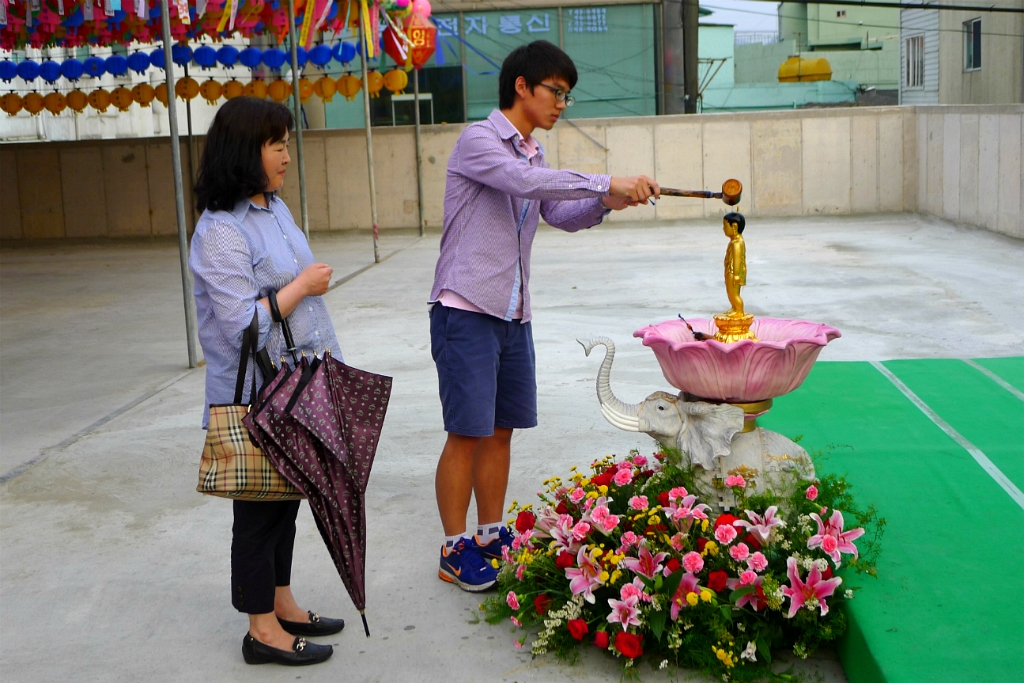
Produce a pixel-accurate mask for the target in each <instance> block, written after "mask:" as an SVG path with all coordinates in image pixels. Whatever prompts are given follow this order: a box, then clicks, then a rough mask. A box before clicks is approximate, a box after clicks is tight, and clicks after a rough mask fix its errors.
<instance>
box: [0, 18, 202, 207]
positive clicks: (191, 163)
mask: <svg viewBox="0 0 1024 683" xmlns="http://www.w3.org/2000/svg"><path fill="white" fill-rule="evenodd" d="M0 2H2V0H0ZM182 68H183V69H184V70H185V78H188V64H186V65H185V66H184V67H182ZM185 120H186V121H187V123H188V186H189V187H195V186H196V159H195V140H194V138H193V137H192V100H185ZM188 208H189V212H190V213H191V214H192V225H193V226H195V224H196V206H195V204H194V203H190V206H189V207H188Z"/></svg>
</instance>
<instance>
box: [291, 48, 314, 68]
mask: <svg viewBox="0 0 1024 683" xmlns="http://www.w3.org/2000/svg"><path fill="white" fill-rule="evenodd" d="M285 57H286V60H285V61H287V62H288V63H289V64H291V63H292V53H291V52H288V53H287V54H286V55H285ZM308 61H309V53H308V52H306V48H304V47H302V46H301V45H298V46H296V48H295V63H296V64H298V65H299V68H300V69H301V68H302V67H304V66H306V62H308Z"/></svg>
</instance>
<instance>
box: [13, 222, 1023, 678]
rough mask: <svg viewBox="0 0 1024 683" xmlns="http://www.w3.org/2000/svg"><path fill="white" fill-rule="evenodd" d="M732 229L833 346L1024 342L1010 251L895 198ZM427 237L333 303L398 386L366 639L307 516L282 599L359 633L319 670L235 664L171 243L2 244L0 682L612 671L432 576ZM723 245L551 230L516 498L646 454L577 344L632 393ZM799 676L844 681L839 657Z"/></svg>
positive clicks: (992, 237) (1014, 246)
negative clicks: (605, 345) (603, 351)
mask: <svg viewBox="0 0 1024 683" xmlns="http://www.w3.org/2000/svg"><path fill="white" fill-rule="evenodd" d="M744 237H745V238H746V241H747V251H748V270H749V276H748V282H749V285H748V286H747V288H746V289H745V290H744V299H745V301H746V302H747V304H748V310H749V311H751V312H753V313H754V314H756V315H771V316H773V317H800V318H806V319H809V320H815V321H819V322H826V323H829V324H831V325H834V326H835V327H837V328H839V329H840V330H841V331H842V332H843V337H842V338H841V339H839V340H837V341H835V342H833V343H832V344H830V345H829V347H828V348H827V349H825V350H824V351H823V353H822V354H821V358H822V359H823V360H855V359H856V360H877V359H891V358H911V357H913V358H918V357H982V356H1005V355H1020V354H1024V342H1022V340H1021V330H1022V329H1024V307H1022V306H1021V305H1020V303H1019V293H1020V291H1022V289H1024V265H1022V264H1024V242H1021V241H1017V240H1013V239H1010V238H1006V237H1002V236H999V235H996V234H993V233H989V232H985V231H981V230H975V229H968V228H962V227H957V226H954V225H951V224H948V223H945V222H941V221H938V220H933V219H928V218H922V217H917V216H909V215H892V216H871V217H857V218H820V217H816V218H808V219H786V220H768V219H761V220H756V221H751V222H750V224H749V225H748V228H747V231H746V232H745V233H744ZM437 241H438V236H437V235H436V234H435V235H428V236H427V237H426V238H424V239H422V240H417V239H416V237H415V236H412V235H409V234H403V235H399V234H396V235H388V234H385V236H384V238H383V244H382V254H385V255H387V254H390V253H393V252H394V255H393V256H391V257H390V258H389V259H388V260H387V261H385V262H384V263H382V264H381V265H379V266H376V267H373V268H370V269H368V270H366V271H365V272H363V273H362V274H360V275H358V276H357V277H355V278H353V279H351V280H349V281H348V282H346V283H344V284H343V285H341V286H340V287H338V288H336V289H334V290H333V291H331V292H329V293H328V294H327V295H326V300H327V303H328V307H329V309H330V311H331V315H332V317H333V319H334V323H335V326H336V328H337V331H338V338H339V340H340V341H341V344H342V345H343V349H344V353H345V358H346V361H347V362H349V363H351V364H352V365H355V366H358V367H364V368H366V369H369V370H373V371H375V372H381V373H385V374H389V375H392V376H394V377H395V385H394V394H393V400H392V404H391V407H390V410H389V413H388V419H387V422H386V424H385V429H384V434H383V438H382V441H381V444H380V448H379V451H378V455H377V459H376V463H375V466H374V470H373V476H372V478H371V481H370V487H369V490H368V501H367V506H368V511H369V523H368V535H369V546H368V560H367V568H368V576H367V594H368V598H367V603H368V608H367V616H368V619H369V622H370V626H371V629H372V632H373V634H374V635H373V637H372V638H371V639H369V640H367V639H366V638H364V637H363V636H362V634H361V633H360V631H359V629H358V627H357V625H356V624H357V622H358V614H357V613H356V612H355V610H354V609H353V608H352V605H351V603H350V601H349V599H348V597H347V595H346V593H345V591H344V588H343V586H342V584H341V582H340V580H339V579H338V577H337V575H336V574H335V572H334V569H333V566H332V565H331V563H330V560H329V558H328V556H327V553H326V551H325V550H324V548H323V546H322V542H321V541H320V539H319V536H318V534H317V532H316V529H315V526H314V524H313V520H312V518H311V516H310V513H309V511H308V508H306V507H303V511H302V512H301V513H300V517H299V531H298V538H297V541H296V555H295V569H294V573H293V585H294V586H295V592H296V594H297V596H298V598H299V600H300V604H302V605H304V606H307V607H308V608H310V609H315V610H317V611H320V612H321V613H323V614H327V615H331V616H343V617H345V618H346V619H348V620H349V621H350V625H351V626H350V630H346V632H344V633H343V634H342V635H341V636H340V637H335V638H332V639H331V640H330V641H329V642H334V643H336V644H337V645H336V655H335V657H334V658H333V659H332V660H331V661H330V662H328V663H326V664H323V665H320V666H317V667H312V668H308V669H304V670H302V671H295V672H293V673H291V674H288V673H287V672H283V671H281V670H280V669H278V668H276V667H259V668H254V667H247V666H246V665H245V664H244V663H243V662H242V659H241V656H240V652H239V651H238V650H239V646H240V642H241V638H242V635H243V634H244V633H245V629H246V622H245V619H244V617H243V616H241V615H239V614H237V613H236V612H234V611H233V610H232V609H231V607H230V604H229V597H228V547H229V543H230V525H231V510H230V505H229V504H228V503H227V502H226V501H223V500H220V499H212V498H207V497H203V496H200V495H199V494H197V493H195V491H194V487H195V477H196V471H197V463H198V460H199V452H200V450H201V447H202V442H203V432H202V430H201V429H200V428H199V424H200V417H201V415H202V400H203V370H202V369H201V368H200V369H197V370H193V371H187V368H186V356H185V350H184V339H185V335H184V323H183V315H182V299H181V290H180V276H179V273H178V261H177V249H176V246H175V245H174V244H173V243H166V244H145V245H140V244H134V245H109V246H88V247H78V246H74V247H70V246H63V247H31V248H29V247H23V248H17V249H4V250H2V251H0V318H2V321H0V372H2V375H0V446H2V448H0V474H3V476H4V477H5V478H6V479H7V481H6V482H5V483H3V484H2V485H0V603H2V605H3V608H2V611H0V631H2V638H0V671H3V679H4V680H5V681H56V680H74V681H91V680H102V681H132V682H135V681H141V680H145V681H177V680H196V679H199V678H201V677H202V678H204V679H207V680H212V681H222V680H241V679H243V678H244V679H245V680H257V681H258V680H282V677H283V676H296V677H301V678H302V679H303V680H313V681H318V680H324V681H326V680H332V681H333V680H337V679H339V678H344V679H345V680H355V681H392V680H407V681H432V680H448V681H479V680H501V681H547V680H553V679H555V678H563V679H569V680H588V681H617V680H619V670H618V668H617V666H616V664H615V662H613V661H612V660H610V659H607V658H603V657H598V656H596V653H587V654H586V656H585V658H584V665H583V666H576V667H566V666H563V665H561V664H559V663H557V662H554V661H551V660H550V659H546V658H541V659H537V660H531V658H530V657H529V655H528V654H524V653H523V652H521V651H517V650H515V649H513V647H512V635H511V634H510V633H509V632H508V629H507V628H506V627H505V626H489V625H487V624H484V623H477V620H476V618H475V610H476V609H477V605H478V603H479V598H478V597H474V596H471V595H469V594H465V593H462V592H460V591H458V590H457V589H453V588H452V587H450V586H448V585H447V584H444V583H442V582H440V581H438V580H437V578H436V569H435V563H436V561H437V560H436V554H437V548H438V546H439V543H440V536H441V528H440V523H439V521H438V519H437V516H436V512H435V507H434V502H433V472H434V466H435V464H436V458H437V455H438V453H439V452H440V449H441V445H442V444H443V441H444V434H443V432H442V428H441V415H440V405H439V402H438V400H437V384H436V374H435V372H434V368H433V364H432V362H431V359H430V352H429V345H428V341H429V335H428V320H427V315H426V299H427V296H428V294H429V289H430V283H431V279H432V275H433V268H434V262H435V259H436V254H437ZM725 247H726V238H725V237H724V236H723V235H722V233H721V228H720V223H715V222H688V223H670V224H669V223H664V224H654V225H652V224H618V225H616V226H615V227H598V228H595V229H592V230H590V231H589V232H586V233H583V234H578V235H567V234H563V233H560V232H558V231H555V230H550V229H545V230H542V231H541V233H540V234H539V235H538V239H537V242H536V245H535V248H534V259H533V261H534V280H533V286H532V290H533V297H534V314H535V325H534V334H535V340H536V345H537V352H538V353H537V356H538V382H539V387H540V389H539V408H540V416H541V423H540V426H539V427H537V428H536V429H533V430H528V431H525V432H520V433H518V434H517V435H516V436H515V439H514V443H513V457H514V464H513V476H512V481H511V484H510V490H509V498H510V499H512V498H518V499H519V500H520V501H525V500H528V499H529V498H530V497H531V495H532V492H533V491H535V490H536V487H537V486H538V484H539V482H540V481H541V480H542V479H544V478H546V477H548V476H552V475H555V474H564V473H565V472H566V471H567V470H568V468H569V467H570V466H571V465H573V464H583V463H586V462H589V461H590V460H591V459H592V458H593V457H595V456H598V455H603V454H605V453H618V454H620V455H621V454H625V453H626V452H627V451H628V450H629V449H631V448H640V449H641V451H643V452H649V451H650V450H651V448H652V445H653V442H651V441H650V440H649V439H648V438H647V437H646V436H643V435H637V434H631V433H627V432H620V431H617V430H615V429H614V428H612V427H611V426H610V425H608V424H607V423H606V422H605V421H604V420H603V419H602V418H601V415H600V411H599V410H598V406H597V401H596V397H595V396H594V388H593V386H594V385H593V381H594V378H595V376H596V374H597V366H598V364H599V359H597V358H586V357H585V356H584V355H583V352H582V349H580V347H579V345H578V344H576V342H575V341H574V340H575V339H576V338H577V337H579V338H588V337H591V336H596V335H606V336H610V337H612V338H613V339H614V340H615V341H616V342H617V343H618V345H619V353H618V355H617V358H616V364H615V368H614V369H613V373H612V374H613V377H612V381H613V383H614V388H615V390H616V392H617V393H618V395H619V396H620V397H621V398H623V399H624V400H627V401H635V400H638V399H639V398H642V397H643V396H645V395H647V394H648V393H650V392H651V391H653V390H655V389H668V388H669V387H668V385H667V383H666V382H665V381H664V379H663V378H662V377H661V373H660V370H659V368H658V365H657V362H656V361H655V359H654V356H653V354H651V352H650V351H649V350H648V349H646V348H644V347H643V346H642V345H641V344H640V343H639V341H638V340H635V339H633V338H632V332H633V330H635V329H637V328H639V327H641V326H643V325H645V324H648V323H651V322H657V321H661V320H665V319H668V318H674V317H675V315H676V314H677V313H683V314H684V315H689V316H694V317H699V316H707V315H709V314H712V313H715V312H718V311H721V310H724V309H725V308H727V300H726V298H725V293H724V289H723V286H722V274H721V268H722V266H721V263H722V256H723V254H724V251H725ZM313 249H314V253H316V254H317V255H318V257H319V258H321V259H323V260H325V261H326V262H328V263H330V264H331V265H333V266H334V267H335V277H336V278H341V277H343V276H344V275H345V274H348V273H353V272H356V271H358V270H359V269H360V268H363V267H364V266H365V265H367V264H368V263H369V262H370V261H372V251H371V246H370V242H369V237H368V236H366V235H345V236H330V237H319V236H318V237H315V238H314V242H313ZM140 399H142V400H140ZM778 400H785V398H782V399H778ZM97 422H99V423H101V424H99V425H98V426H96V423H97ZM27 463H32V464H30V465H29V466H27V467H26V464H27ZM19 471H21V473H19ZM471 521H472V520H471ZM798 669H799V670H803V671H806V672H812V673H813V672H817V673H818V674H820V678H821V680H824V681H845V676H844V675H843V672H842V669H841V667H840V666H839V665H838V662H836V661H835V659H834V656H833V655H832V654H831V653H829V652H824V653H822V654H821V655H819V656H818V657H817V658H816V659H814V660H811V661H809V662H801V663H800V664H799V665H798ZM642 673H643V675H644V679H645V680H655V681H656V680H664V679H665V674H662V673H657V672H653V671H649V670H646V669H644V670H642ZM681 678H683V679H686V678H688V677H687V676H686V675H685V673H683V674H681ZM694 680H699V679H694Z"/></svg>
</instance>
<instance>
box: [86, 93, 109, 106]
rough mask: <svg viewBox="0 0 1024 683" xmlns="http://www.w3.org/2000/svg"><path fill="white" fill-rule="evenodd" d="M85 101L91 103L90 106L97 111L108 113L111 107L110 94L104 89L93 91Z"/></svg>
mask: <svg viewBox="0 0 1024 683" xmlns="http://www.w3.org/2000/svg"><path fill="white" fill-rule="evenodd" d="M85 99H87V100H88V101H89V106H90V107H92V108H93V109H95V110H96V111H106V110H107V107H109V106H110V93H109V92H107V91H106V90H104V89H103V88H100V89H99V90H93V91H92V92H91V93H89V94H88V95H87V96H86V98H85Z"/></svg>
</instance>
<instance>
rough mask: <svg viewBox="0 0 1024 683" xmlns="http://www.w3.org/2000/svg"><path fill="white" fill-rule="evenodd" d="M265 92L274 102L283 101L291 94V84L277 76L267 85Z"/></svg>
mask: <svg viewBox="0 0 1024 683" xmlns="http://www.w3.org/2000/svg"><path fill="white" fill-rule="evenodd" d="M267 92H268V93H269V95H270V99H272V100H274V101H275V102H284V101H285V100H286V99H288V98H289V97H290V96H291V94H292V84H291V83H288V82H287V81H284V80H281V79H280V78H277V79H275V80H273V81H271V82H270V85H268V86H267Z"/></svg>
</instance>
